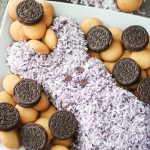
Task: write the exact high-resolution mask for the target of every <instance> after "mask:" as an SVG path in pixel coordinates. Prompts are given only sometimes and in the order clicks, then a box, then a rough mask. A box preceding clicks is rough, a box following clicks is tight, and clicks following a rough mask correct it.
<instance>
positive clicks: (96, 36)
mask: <svg viewBox="0 0 150 150" xmlns="http://www.w3.org/2000/svg"><path fill="white" fill-rule="evenodd" d="M87 41H88V47H89V49H90V50H93V51H96V52H101V51H104V50H106V49H107V47H108V46H110V45H111V43H112V41H113V38H112V34H111V32H110V31H109V29H108V28H106V27H104V26H102V25H98V26H95V27H93V28H92V29H90V30H89V32H88V33H87Z"/></svg>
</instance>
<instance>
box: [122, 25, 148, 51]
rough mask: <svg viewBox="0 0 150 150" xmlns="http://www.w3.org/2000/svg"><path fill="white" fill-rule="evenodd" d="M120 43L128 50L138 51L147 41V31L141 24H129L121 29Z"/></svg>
mask: <svg viewBox="0 0 150 150" xmlns="http://www.w3.org/2000/svg"><path fill="white" fill-rule="evenodd" d="M122 43H123V45H124V46H125V48H126V49H128V50H130V51H140V50H142V49H143V48H145V47H146V46H147V45H148V43H149V36H148V32H147V31H146V29H144V28H143V27H141V26H138V25H134V26H130V27H128V28H127V29H125V30H124V31H123V34H122Z"/></svg>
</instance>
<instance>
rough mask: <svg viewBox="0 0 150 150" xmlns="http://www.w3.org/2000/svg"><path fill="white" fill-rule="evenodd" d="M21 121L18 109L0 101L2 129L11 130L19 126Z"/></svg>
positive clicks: (0, 125) (0, 127)
mask: <svg viewBox="0 0 150 150" xmlns="http://www.w3.org/2000/svg"><path fill="white" fill-rule="evenodd" d="M19 121H20V116H19V112H18V110H17V109H16V108H15V107H14V106H13V105H11V104H9V103H0V130H1V131H9V130H12V129H14V128H15V127H17V125H18V124H19Z"/></svg>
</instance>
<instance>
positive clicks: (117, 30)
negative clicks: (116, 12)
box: [109, 27, 123, 42]
mask: <svg viewBox="0 0 150 150" xmlns="http://www.w3.org/2000/svg"><path fill="white" fill-rule="evenodd" d="M109 30H110V32H111V33H112V36H113V39H114V40H116V41H118V42H121V37H122V32H123V31H122V30H121V29H120V28H116V27H111V28H109Z"/></svg>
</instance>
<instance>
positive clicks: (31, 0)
mask: <svg viewBox="0 0 150 150" xmlns="http://www.w3.org/2000/svg"><path fill="white" fill-rule="evenodd" d="M16 13H17V18H18V20H19V21H20V22H21V23H22V24H25V25H33V24H36V23H38V22H39V21H40V20H41V19H42V17H43V14H44V10H43V7H42V5H41V4H40V3H38V2H36V1H35V0H25V1H23V2H21V3H20V4H19V5H18V6H17V9H16Z"/></svg>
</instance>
